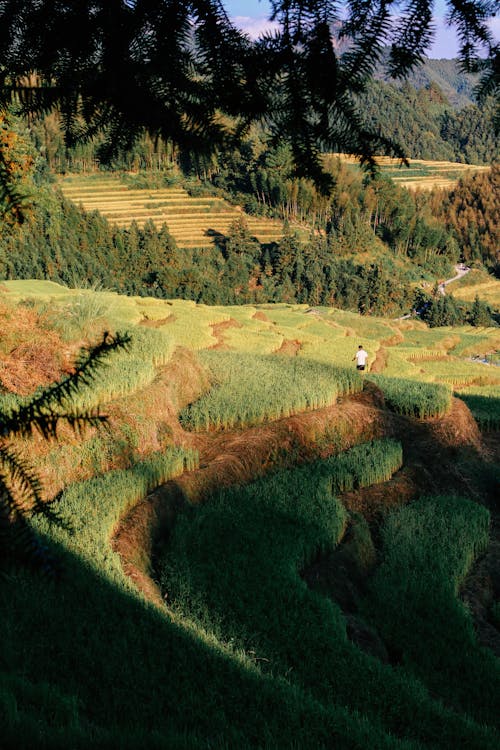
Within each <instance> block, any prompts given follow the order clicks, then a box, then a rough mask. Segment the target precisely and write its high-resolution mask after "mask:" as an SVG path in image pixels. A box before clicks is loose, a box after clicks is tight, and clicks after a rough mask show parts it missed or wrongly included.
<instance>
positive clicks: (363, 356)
mask: <svg viewBox="0 0 500 750" xmlns="http://www.w3.org/2000/svg"><path fill="white" fill-rule="evenodd" d="M367 359H368V352H366V351H365V350H364V349H363V347H362V346H361V344H360V345H359V346H358V351H357V352H356V354H355V355H354V357H353V358H352V360H353V362H354V360H356V369H357V370H364V369H365V367H366V361H367Z"/></svg>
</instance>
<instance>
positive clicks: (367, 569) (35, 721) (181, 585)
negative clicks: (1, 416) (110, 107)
mask: <svg viewBox="0 0 500 750" xmlns="http://www.w3.org/2000/svg"><path fill="white" fill-rule="evenodd" d="M1 294H2V297H1V304H2V307H1V310H0V315H1V317H2V327H3V339H2V347H1V348H0V363H1V365H0V381H1V382H2V384H3V388H4V392H3V394H1V396H0V399H1V401H0V403H1V408H3V409H5V408H6V406H7V405H8V404H10V405H11V407H12V405H14V404H15V403H16V399H17V397H16V395H15V394H16V393H18V394H19V393H23V394H27V393H29V392H30V391H32V390H33V388H34V387H36V386H37V385H41V386H43V385H46V384H47V383H49V382H51V381H52V380H53V379H54V378H55V377H58V375H59V374H63V373H64V372H67V371H68V370H69V369H71V360H72V359H73V358H74V355H75V353H76V351H77V349H78V347H79V345H81V344H82V343H85V342H86V341H89V340H91V339H95V338H96V337H98V336H99V334H100V332H101V331H102V330H104V329H107V330H116V329H121V330H123V329H124V328H126V329H128V330H130V331H131V332H132V343H131V347H130V349H129V351H128V352H122V353H119V354H116V355H114V356H115V359H114V360H112V359H110V361H109V364H108V367H107V368H105V369H103V370H102V373H101V374H100V376H99V377H98V379H97V380H96V382H95V384H94V385H92V386H91V387H89V388H88V389H85V390H84V391H83V392H81V393H80V394H79V395H78V397H77V401H76V402H75V403H77V404H78V405H79V406H80V407H84V408H87V409H91V408H94V407H95V406H96V404H97V403H101V404H102V410H103V411H104V412H105V413H107V414H108V415H109V430H107V431H103V432H96V431H95V430H90V431H88V432H87V433H85V434H83V435H81V436H76V435H74V434H72V433H71V431H69V430H66V429H65V430H63V431H62V433H61V435H60V438H59V441H58V442H57V443H46V442H44V441H43V440H42V439H41V438H40V437H36V438H35V439H34V440H24V441H21V442H18V443H17V444H16V447H17V449H18V450H19V451H21V454H20V455H25V456H27V455H29V457H30V461H31V463H32V464H34V466H35V468H36V470H37V472H38V473H39V475H40V476H41V477H42V479H43V483H44V492H45V493H46V497H47V498H50V497H52V496H53V495H54V494H55V493H57V492H59V491H61V490H62V496H61V498H60V499H59V501H58V509H59V511H60V513H61V517H62V520H63V522H64V523H67V524H68V528H66V526H65V525H64V523H63V525H62V526H61V527H54V526H52V525H50V524H48V523H47V522H45V521H43V520H37V519H34V521H33V524H34V528H35V529H36V530H37V532H38V533H39V534H40V535H41V538H42V539H43V540H44V542H45V543H46V544H47V546H48V548H49V550H50V551H51V553H52V554H54V555H56V556H57V557H58V559H59V560H60V564H61V571H60V575H59V577H57V578H56V579H50V578H49V579H45V578H44V577H42V576H41V575H40V573H39V572H37V570H36V567H35V569H31V568H30V567H29V566H28V567H27V565H26V561H24V562H23V564H18V565H15V566H13V565H10V566H9V567H8V569H7V571H6V573H5V575H4V576H3V577H2V579H1V581H0V596H1V597H2V606H1V607H0V612H1V613H2V614H1V616H0V617H1V624H2V632H3V633H4V638H3V639H2V646H3V648H2V653H1V657H2V665H3V666H2V676H1V677H2V681H1V689H0V697H1V702H0V710H1V711H2V720H3V721H2V723H3V741H4V743H5V744H4V746H5V747H14V746H16V747H20V748H33V747H39V748H50V749H52V748H56V747H61V748H62V747H69V746H70V747H73V748H84V747H89V746H95V747H120V748H122V747H123V748H134V747H138V746H144V747H146V746H147V747H151V748H164V747H166V746H167V747H178V748H193V747H197V748H205V747H206V748H208V747H217V748H219V747H220V748H223V747H238V748H240V747H242V748H243V747H249V748H250V747H256V748H257V747H266V746H267V747H283V748H285V747H294V746H295V747H301V748H302V747H304V748H305V747H308V748H309V747H310V748H320V747H330V746H331V744H332V741H333V742H334V744H335V747H338V748H354V747H358V748H366V747H370V748H398V749H399V748H400V749H401V750H402V749H403V748H404V749H405V750H407V749H408V748H412V749H413V748H414V749H415V750H417V749H418V748H423V747H430V746H432V747H437V748H443V750H445V749H446V750H448V749H449V750H452V748H453V749H454V748H456V747H458V746H460V745H462V746H463V745H464V743H465V746H467V747H471V748H477V749H478V750H479V749H480V748H481V749H482V748H491V750H493V748H495V747H496V746H497V745H498V715H499V711H498V708H499V707H498V705H497V699H498V695H499V694H500V691H499V690H498V689H497V688H498V687H500V671H499V669H498V654H500V645H499V641H500V634H499V631H498V626H499V625H500V623H499V622H498V591H497V590H496V589H495V585H494V580H495V578H494V577H495V575H497V572H495V571H496V570H497V569H496V567H495V566H496V565H497V563H498V559H497V556H496V555H497V553H496V551H495V550H497V546H496V545H498V540H497V537H496V535H497V533H498V525H497V514H498V506H497V501H498V496H497V493H496V488H497V483H498V478H499V471H500V470H499V467H498V462H499V460H500V454H499V451H498V434H499V433H498V431H497V430H498V428H499V426H500V411H499V409H498V404H499V403H500V399H499V397H500V369H499V368H498V367H496V366H495V365H485V364H479V363H477V362H474V361H472V358H473V357H474V356H475V355H477V354H481V355H487V356H488V357H490V358H492V359H494V358H495V356H498V350H499V348H500V342H499V334H498V329H495V328H492V329H489V328H471V327H464V328H453V329H446V328H440V329H434V330H430V329H428V328H427V326H426V325H425V324H423V323H421V322H419V321H417V320H411V319H410V320H406V321H404V320H403V321H397V320H390V319H383V318H376V317H370V318H367V317H360V316H358V315H356V314H353V313H348V312H346V311H342V310H338V309H334V308H325V307H309V306H307V305H286V304H281V305H262V306H254V305H243V306H233V307H227V306H215V307H214V306H206V305H196V304H195V303H194V302H188V301H185V300H180V299H170V300H158V299H152V298H144V297H143V298H139V297H122V296H120V295H118V294H113V293H109V292H92V291H90V290H81V289H68V288H65V287H61V286H59V285H57V284H54V283H51V282H40V281H12V282H6V283H4V284H3V285H2V287H1ZM359 343H363V345H364V346H365V348H366V349H367V351H368V353H369V370H368V372H366V373H364V374H359V373H357V372H356V371H355V369H354V366H353V363H352V357H353V355H354V352H355V351H356V349H357V346H358V344H359ZM44 347H45V350H46V352H47V354H46V355H45V356H44V355H43V350H44ZM495 353H496V354H495ZM13 373H16V378H13V377H12V374H13ZM8 375H10V376H11V377H10V379H9V377H8ZM452 389H454V393H455V395H453V391H452ZM457 396H459V397H457ZM474 399H476V400H474ZM485 403H487V409H485V408H484V404H485ZM466 404H470V405H471V409H472V412H471V411H470V410H469V408H468V407H467V405H466ZM481 407H482V408H481ZM473 414H475V415H476V417H477V421H475V419H474V418H473ZM479 426H481V430H482V431H481V430H480V429H479ZM389 511H391V512H390V513H389ZM490 524H491V525H490ZM24 554H25V555H26V550H25V551H24ZM478 558H480V563H477V564H475V563H474V560H476V559H478ZM19 563H21V560H20V561H19ZM477 565H480V566H481V567H477ZM464 602H465V606H464ZM48 613H50V616H48ZM495 623H496V624H495ZM494 653H496V654H497V657H495V656H494V655H493V654H494ZM436 664H439V669H436ZM485 685H487V686H488V690H486V691H485ZM395 706H397V710H395Z"/></svg>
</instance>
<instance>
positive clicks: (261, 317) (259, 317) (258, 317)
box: [252, 310, 271, 323]
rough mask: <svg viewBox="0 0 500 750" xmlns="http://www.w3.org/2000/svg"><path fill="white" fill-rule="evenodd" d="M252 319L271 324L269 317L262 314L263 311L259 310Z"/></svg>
mask: <svg viewBox="0 0 500 750" xmlns="http://www.w3.org/2000/svg"><path fill="white" fill-rule="evenodd" d="M252 318H253V319H254V320H262V322H263V323H270V322H271V321H270V320H269V318H268V317H267V315H266V314H265V313H263V312H262V310H257V311H256V312H254V314H253V315H252Z"/></svg>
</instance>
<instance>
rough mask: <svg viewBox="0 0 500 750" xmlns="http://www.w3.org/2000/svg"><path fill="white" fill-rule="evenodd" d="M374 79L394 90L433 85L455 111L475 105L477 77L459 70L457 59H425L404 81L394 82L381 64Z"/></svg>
mask: <svg viewBox="0 0 500 750" xmlns="http://www.w3.org/2000/svg"><path fill="white" fill-rule="evenodd" d="M375 78H376V79H377V80H380V81H384V82H385V83H390V84H392V85H393V86H395V87H396V88H401V87H402V86H404V84H405V83H408V84H410V86H413V87H414V88H416V89H417V90H418V89H423V88H428V87H429V86H430V85H431V83H435V84H437V85H438V86H439V88H440V89H441V91H442V92H443V94H444V95H445V97H446V99H447V100H448V101H449V103H450V104H452V105H453V107H455V108H456V109H461V108H462V107H466V106H468V105H470V104H475V103H476V98H475V94H474V89H475V87H476V85H477V82H478V76H477V75H473V74H471V73H464V72H463V71H462V70H461V69H460V62H459V60H457V59H452V60H448V59H445V58H443V59H439V60H435V59H431V58H426V59H425V60H424V61H423V63H422V64H421V65H419V66H418V67H417V68H415V69H414V70H413V71H412V72H411V73H410V74H409V75H408V76H407V78H406V79H402V80H396V79H394V78H391V77H390V76H388V75H387V73H386V72H385V71H384V70H383V64H381V65H380V66H379V69H378V70H377V72H376V73H375Z"/></svg>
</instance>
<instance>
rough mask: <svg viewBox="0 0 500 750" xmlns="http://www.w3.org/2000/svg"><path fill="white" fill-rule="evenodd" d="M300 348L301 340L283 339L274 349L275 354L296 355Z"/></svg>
mask: <svg viewBox="0 0 500 750" xmlns="http://www.w3.org/2000/svg"><path fill="white" fill-rule="evenodd" d="M301 349H302V342H300V341H299V340H298V339H283V341H282V342H281V346H280V347H279V349H276V350H275V352H274V353H275V354H287V355H288V356H289V357H294V356H296V355H297V354H298V353H299V351H300V350H301Z"/></svg>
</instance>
